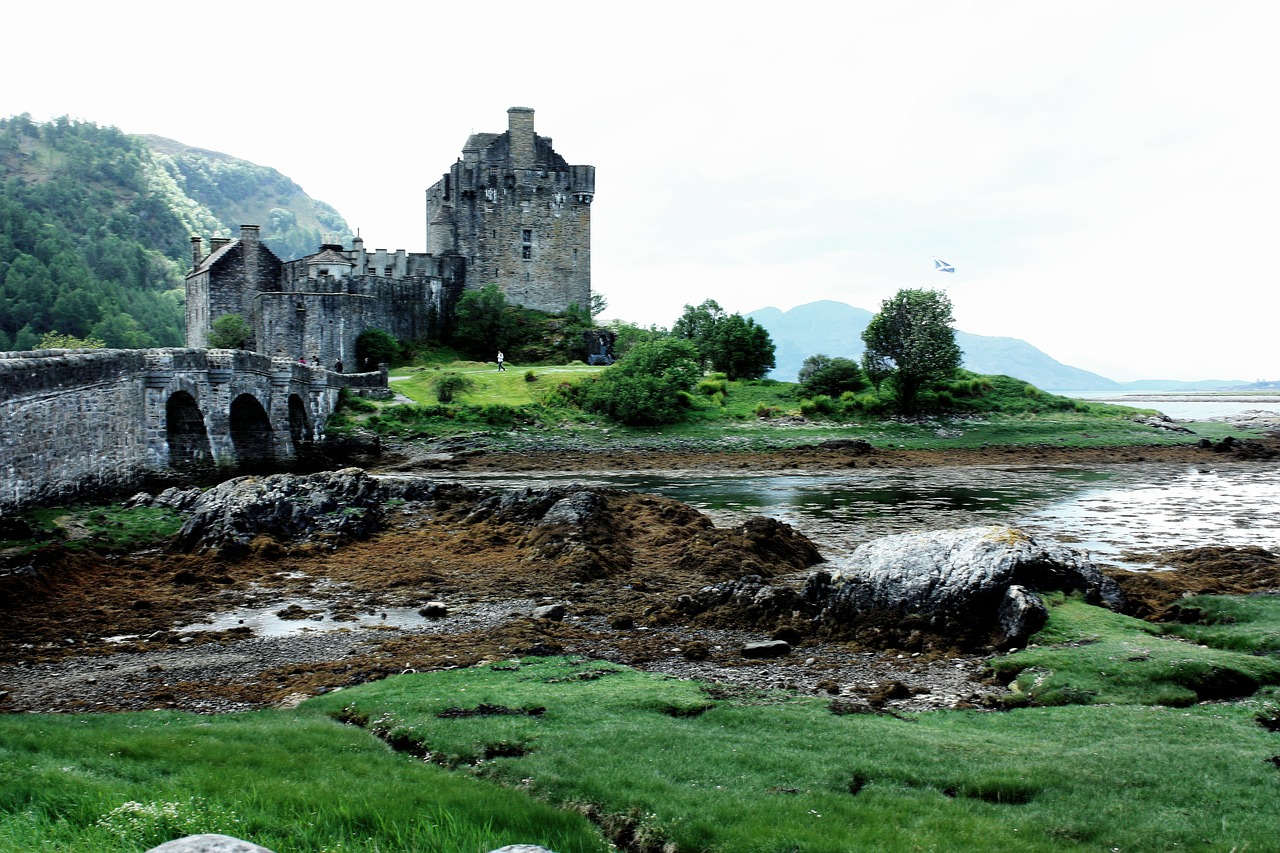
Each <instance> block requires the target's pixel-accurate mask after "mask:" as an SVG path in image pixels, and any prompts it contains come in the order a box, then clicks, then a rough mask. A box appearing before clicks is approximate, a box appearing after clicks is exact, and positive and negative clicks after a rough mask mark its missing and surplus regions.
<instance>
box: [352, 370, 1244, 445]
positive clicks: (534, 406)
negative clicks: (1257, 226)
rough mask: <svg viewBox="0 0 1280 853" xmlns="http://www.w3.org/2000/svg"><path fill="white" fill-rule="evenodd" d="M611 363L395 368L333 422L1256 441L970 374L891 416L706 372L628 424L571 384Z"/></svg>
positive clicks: (616, 438) (542, 434)
mask: <svg viewBox="0 0 1280 853" xmlns="http://www.w3.org/2000/svg"><path fill="white" fill-rule="evenodd" d="M603 369H604V368H600V367H588V366H586V365H582V364H570V365H561V366H554V367H547V366H535V367H511V368H509V369H508V370H506V371H498V370H496V369H495V368H494V366H493V365H492V364H483V363H479V362H452V363H447V364H431V365H420V366H416V367H408V368H398V369H397V370H396V371H394V372H393V375H392V388H393V390H395V391H396V392H397V393H398V394H400V395H402V397H404V398H407V399H409V400H411V401H412V402H411V403H408V404H406V403H404V402H403V401H401V402H399V403H397V402H387V403H371V402H367V401H360V400H352V401H348V404H347V405H346V406H345V407H344V408H343V410H342V412H341V413H340V414H339V415H338V416H337V417H336V418H335V419H334V421H332V422H331V425H330V426H331V429H335V430H337V431H341V430H343V429H350V428H353V427H363V428H367V429H372V430H374V431H376V432H379V433H381V434H383V435H389V436H397V437H401V438H410V439H414V438H419V439H421V438H441V437H450V436H459V435H461V436H466V437H468V438H469V439H471V440H472V441H473V442H475V443H477V444H482V445H484V446H487V447H490V448H494V449H514V450H519V449H525V448H529V447H537V448H539V449H556V448H559V447H564V448H568V447H572V448H574V449H583V448H585V449H616V448H619V447H630V448H639V449H646V448H651V449H682V450H716V451H722V452H734V451H762V450H777V449H786V448H790V447H795V446H798V445H804V444H812V443H816V442H821V441H826V440H830V439H837V438H840V439H849V438H861V439H864V440H866V441H869V442H871V443H872V444H873V445H875V446H877V447H885V448H903V449H908V450H935V449H947V448H960V449H974V448H984V447H994V446H1010V447H1017V446H1021V447H1027V446H1049V447H1065V448H1088V447H1132V446H1176V445H1186V444H1190V443H1194V442H1195V441H1198V440H1199V439H1201V438H1205V439H1208V440H1210V441H1219V440H1221V439H1222V438H1224V437H1225V436H1227V435H1235V436H1236V437H1237V438H1241V437H1250V434H1249V433H1247V432H1242V431H1241V430H1238V429H1235V428H1233V427H1231V426H1229V425H1227V424H1221V423H1200V424H1194V425H1193V428H1194V430H1195V434H1194V435H1189V434H1187V433H1183V432H1174V431H1169V430H1163V429H1157V428H1155V427H1152V426H1150V425H1148V424H1145V423H1139V422H1136V421H1135V420H1134V418H1135V416H1144V415H1152V414H1155V412H1154V411H1152V410H1141V409H1133V408H1129V407H1124V406H1114V405H1109V404H1105V403H1097V402H1088V401H1082V400H1071V399H1069V398H1066V397H1061V396H1057V395H1053V394H1047V393H1045V392H1042V391H1039V390H1038V389H1035V388H1033V387H1031V386H1028V385H1027V384H1026V383H1023V382H1021V381H1019V380H1016V379H1012V378H1009V377H970V378H968V379H965V380H963V381H960V380H958V381H957V382H955V383H952V384H953V385H954V386H955V387H954V389H953V392H948V394H947V399H949V400H950V403H949V404H948V405H949V409H948V411H949V412H950V413H949V414H946V415H938V416H931V417H921V418H915V419H910V420H904V419H899V418H893V417H889V416H888V415H887V414H886V412H885V410H884V409H883V407H882V406H880V405H879V404H878V403H877V402H876V398H875V397H874V395H871V396H870V397H869V396H868V395H867V394H862V395H845V396H844V397H842V398H840V399H838V400H833V399H831V398H826V399H814V398H805V397H803V396H802V395H801V394H800V393H799V390H798V387H799V386H797V385H796V384H794V383H790V382H775V381H773V380H748V381H740V382H729V381H727V380H724V379H723V378H720V377H714V376H713V377H710V378H708V379H707V380H705V381H703V382H702V383H700V384H699V386H698V388H697V389H696V392H695V393H693V394H690V395H687V397H686V398H684V406H685V410H686V411H685V418H684V419H683V420H682V421H681V422H679V423H676V424H671V425H667V426H664V427H647V428H645V427H627V426H624V425H620V424H617V423H613V422H611V421H609V420H608V419H606V418H603V417H601V416H597V415H594V414H591V413H589V412H586V411H583V410H582V409H581V408H580V407H578V406H576V405H575V404H574V400H575V394H574V393H573V392H572V390H570V389H572V387H573V386H574V385H576V384H577V383H581V382H584V381H591V379H592V378H593V377H594V376H597V375H598V374H599V373H600V371H601V370H603ZM451 374H452V375H457V376H460V377H463V378H464V379H465V380H466V383H467V384H468V385H469V387H467V388H466V389H465V390H462V391H460V392H459V393H457V394H456V396H455V397H454V398H453V400H452V401H450V402H448V403H443V402H441V401H440V399H439V397H438V395H437V394H436V392H435V384H436V382H437V381H438V380H439V379H440V377H441V376H444V375H451Z"/></svg>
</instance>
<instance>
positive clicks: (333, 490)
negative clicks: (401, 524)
mask: <svg viewBox="0 0 1280 853" xmlns="http://www.w3.org/2000/svg"><path fill="white" fill-rule="evenodd" d="M446 492H450V493H459V494H456V495H452V497H453V498H455V499H456V498H459V497H462V496H463V494H465V498H466V499H470V500H474V499H475V494H474V493H473V492H472V491H471V490H469V489H467V488H466V487H464V486H441V485H436V484H433V483H428V482H425V481H420V480H393V481H382V480H378V479H376V478H374V477H371V476H369V475H368V474H367V473H366V472H365V471H363V470H362V469H360V468H343V469H342V470H339V471H324V472H321V473H318V474H273V475H271V476H267V477H252V476H250V477H236V478H234V479H231V480H227V481H226V482H223V483H219V484H218V485H216V486H214V487H213V488H211V489H209V490H208V491H206V492H200V493H199V494H198V495H195V496H194V498H191V499H188V498H189V497H190V496H189V494H188V493H185V492H177V493H173V494H171V493H170V492H165V493H164V494H163V495H161V496H160V497H158V498H155V499H153V500H152V503H155V504H159V505H171V506H175V507H178V506H180V507H181V508H182V509H183V510H185V511H186V512H187V513H188V516H187V520H186V523H184V524H183V526H182V530H181V531H180V532H179V533H178V539H177V547H178V548H179V549H180V550H183V551H194V552H198V553H214V554H220V555H225V556H237V555H240V554H244V553H247V552H248V551H249V550H251V548H252V547H253V543H254V540H255V539H258V538H259V537H268V538H270V539H273V540H276V541H278V542H280V543H285V544H295V543H303V542H327V543H330V544H338V543H341V542H344V541H348V540H351V539H360V538H364V537H366V536H369V535H371V534H372V533H374V532H376V531H378V530H380V529H381V528H382V527H383V524H384V521H385V511H386V506H387V501H389V500H392V499H399V500H402V501H403V500H434V499H440V498H442V497H444V496H445V493H446ZM140 501H141V496H139V497H135V498H134V499H133V502H134V503H139V502H140Z"/></svg>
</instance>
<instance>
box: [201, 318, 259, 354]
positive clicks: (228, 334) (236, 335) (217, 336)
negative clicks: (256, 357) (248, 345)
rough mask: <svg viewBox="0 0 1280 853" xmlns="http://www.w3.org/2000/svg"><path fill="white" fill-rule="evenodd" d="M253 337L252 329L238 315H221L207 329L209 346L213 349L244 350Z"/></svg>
mask: <svg viewBox="0 0 1280 853" xmlns="http://www.w3.org/2000/svg"><path fill="white" fill-rule="evenodd" d="M251 337H253V329H250V328H249V323H248V322H247V321H246V320H245V319H244V317H241V316H240V315H239V314H223V315H222V316H221V317H219V318H218V319H216V320H214V321H213V325H212V327H211V328H210V329H209V346H210V347H212V348H213V349H244V345H245V342H246V341H248V340H249V338H251Z"/></svg>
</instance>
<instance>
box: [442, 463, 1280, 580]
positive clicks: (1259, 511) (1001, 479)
mask: <svg viewBox="0 0 1280 853" xmlns="http://www.w3.org/2000/svg"><path fill="white" fill-rule="evenodd" d="M457 479H461V480H463V481H465V482H471V483H475V484H477V485H490V486H502V487H508V488H518V487H525V486H539V485H552V484H565V483H582V484H585V485H607V486H614V487H618V488H623V489H630V490H632V491H638V492H647V493H650V494H658V495H665V496H667V497H671V498H675V499H676V500H680V501H683V502H685V503H687V504H690V505H691V506H694V507H697V508H698V509H700V510H702V511H703V512H706V513H707V514H709V515H710V516H712V518H714V519H715V520H716V523H717V524H734V523H738V522H740V521H741V520H742V518H743V517H744V516H746V515H768V516H772V517H773V518H777V519H778V520H780V521H785V522H787V523H788V524H791V525H793V526H794V527H796V528H797V529H799V530H800V531H802V532H803V533H804V534H805V535H807V536H808V537H809V538H811V539H813V540H814V542H816V543H817V544H818V546H819V548H820V549H821V550H822V552H823V554H824V555H825V556H826V557H827V558H828V559H832V560H837V561H838V559H839V558H840V557H841V556H843V555H844V554H847V553H848V552H849V551H850V550H852V549H853V548H854V547H855V546H857V545H859V544H861V543H862V542H866V541H867V540H869V539H874V538H876V537H878V536H885V535H889V534H892V533H903V532H909V531H918V530H935V529H942V528H949V527H967V526H972V525H976V524H996V523H999V524H1010V525H1014V526H1017V527H1021V528H1023V529H1025V530H1027V531H1028V532H1030V533H1033V534H1036V535H1042V536H1044V537H1046V538H1051V539H1056V540H1058V541H1062V542H1072V543H1078V544H1079V545H1081V546H1082V547H1085V548H1088V549H1089V550H1091V551H1092V552H1093V553H1094V557H1095V559H1097V560H1098V561H1100V562H1107V563H1118V562H1120V560H1121V555H1123V554H1126V553H1132V552H1138V551H1153V550H1161V549H1166V548H1188V547H1196V546H1200V545H1237V546H1239V545H1260V546H1262V547H1265V548H1273V549H1274V548H1280V514H1278V513H1277V512H1276V509H1277V507H1280V468H1278V467H1276V466H1225V467H1218V468H1212V469H1209V468H1191V467H1188V466H1186V465H1158V464H1151V463H1141V464H1134V465H1115V466H1107V467H1106V468H1105V470H1083V469H1078V468H1058V467H1052V466H1027V467H1014V466H1000V467H983V466H965V467H955V468H947V467H942V468H915V469H885V470H872V469H857V470H855V471H841V472H794V473H770V474H750V473H748V474H741V473H731V472H726V473H715V472H711V473H709V472H707V471H679V472H663V473H662V474H661V475H654V474H653V473H645V474H600V475H583V474H582V473H576V474H572V475H559V474H547V475H545V476H544V475H539V476H533V477H530V476H528V475H521V476H520V477H519V478H513V477H511V476H510V475H493V476H485V475H463V476H460V477H458V478H457ZM1127 565H1142V563H1141V562H1129V563H1127Z"/></svg>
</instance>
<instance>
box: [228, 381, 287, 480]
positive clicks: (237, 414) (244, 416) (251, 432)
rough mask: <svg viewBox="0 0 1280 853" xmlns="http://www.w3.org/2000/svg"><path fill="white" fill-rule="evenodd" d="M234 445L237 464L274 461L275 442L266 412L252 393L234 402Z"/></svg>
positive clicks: (232, 434) (232, 412)
mask: <svg viewBox="0 0 1280 853" xmlns="http://www.w3.org/2000/svg"><path fill="white" fill-rule="evenodd" d="M230 426H231V443H232V444H233V445H234V446H235V449H236V462H238V463H239V464H240V465H241V466H251V465H255V464H257V465H261V464H264V463H270V462H274V461H275V458H276V454H275V442H274V441H273V437H272V431H271V419H270V418H268V417H267V410H266V409H264V408H262V404H261V403H259V402H258V399H257V398H256V397H254V396H253V395H252V394H241V395H240V396H239V397H236V398H235V399H234V400H232V401H231V423H230Z"/></svg>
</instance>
